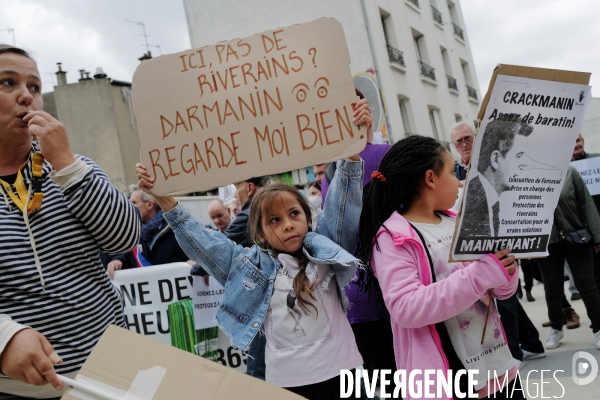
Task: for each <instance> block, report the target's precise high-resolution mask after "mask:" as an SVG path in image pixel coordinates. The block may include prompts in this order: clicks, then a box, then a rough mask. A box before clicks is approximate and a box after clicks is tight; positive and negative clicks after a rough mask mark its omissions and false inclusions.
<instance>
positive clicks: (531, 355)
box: [521, 331, 600, 361]
mask: <svg viewBox="0 0 600 400" xmlns="http://www.w3.org/2000/svg"><path fill="white" fill-rule="evenodd" d="M599 332H600V331H599ZM521 351H522V352H523V361H525V360H535V359H536V358H542V357H546V353H545V352H541V353H534V352H531V351H527V350H523V349H521Z"/></svg>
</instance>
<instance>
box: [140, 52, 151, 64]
mask: <svg viewBox="0 0 600 400" xmlns="http://www.w3.org/2000/svg"><path fill="white" fill-rule="evenodd" d="M151 58H152V53H151V52H150V50H148V52H147V53H144V55H143V56H141V57H140V58H138V60H140V62H141V61H146V60H150V59H151Z"/></svg>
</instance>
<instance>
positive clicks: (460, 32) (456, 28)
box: [448, 1, 465, 40]
mask: <svg viewBox="0 0 600 400" xmlns="http://www.w3.org/2000/svg"><path fill="white" fill-rule="evenodd" d="M448 11H450V19H451V20H452V27H453V28H454V34H455V35H456V36H457V37H458V38H460V39H461V40H465V33H464V31H463V28H461V27H460V23H459V22H458V21H459V19H458V13H457V12H456V6H455V5H454V3H452V2H451V1H448Z"/></svg>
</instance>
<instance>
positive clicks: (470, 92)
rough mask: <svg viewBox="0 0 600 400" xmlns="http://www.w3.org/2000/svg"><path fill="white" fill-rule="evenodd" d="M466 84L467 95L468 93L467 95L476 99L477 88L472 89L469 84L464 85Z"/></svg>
mask: <svg viewBox="0 0 600 400" xmlns="http://www.w3.org/2000/svg"><path fill="white" fill-rule="evenodd" d="M466 86H467V95H469V97H471V98H473V99H475V100H477V89H474V88H472V87H471V86H469V85H466Z"/></svg>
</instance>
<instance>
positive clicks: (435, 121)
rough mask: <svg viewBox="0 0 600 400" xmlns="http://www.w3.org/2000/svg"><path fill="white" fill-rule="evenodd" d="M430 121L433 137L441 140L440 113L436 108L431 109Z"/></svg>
mask: <svg viewBox="0 0 600 400" xmlns="http://www.w3.org/2000/svg"><path fill="white" fill-rule="evenodd" d="M429 120H430V122H431V130H432V132H433V137H434V138H435V139H436V140H440V134H439V132H440V131H439V128H440V123H439V113H438V111H437V110H436V109H435V108H430V109H429Z"/></svg>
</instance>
